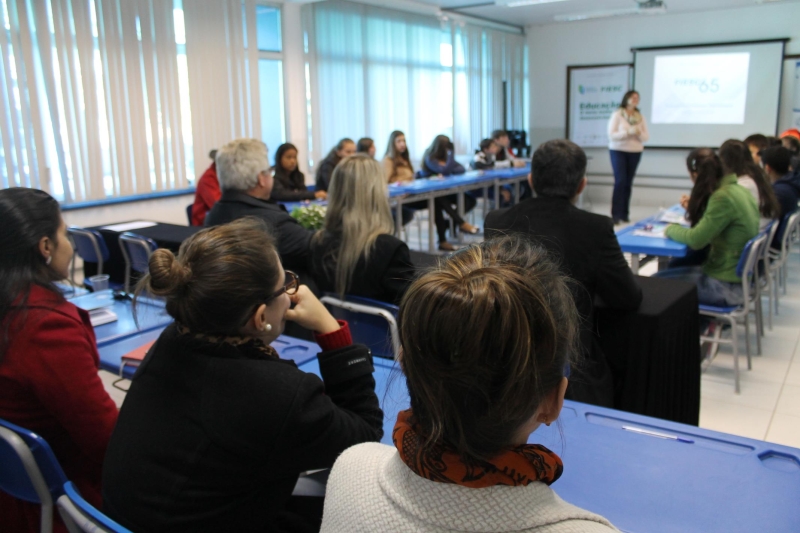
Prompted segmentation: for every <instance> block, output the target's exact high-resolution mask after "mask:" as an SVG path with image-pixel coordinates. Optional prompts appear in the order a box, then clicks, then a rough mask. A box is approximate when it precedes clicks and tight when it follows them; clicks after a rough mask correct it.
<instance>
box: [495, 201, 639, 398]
mask: <svg viewBox="0 0 800 533" xmlns="http://www.w3.org/2000/svg"><path fill="white" fill-rule="evenodd" d="M511 233H520V234H523V235H526V236H528V237H530V238H533V239H534V240H535V241H536V242H538V243H539V244H541V245H542V246H544V247H545V248H546V249H547V250H548V251H549V252H551V253H552V254H553V255H554V256H555V257H556V258H557V259H559V260H560V261H561V269H562V271H563V272H564V273H565V274H567V275H568V276H570V277H571V278H572V279H574V280H576V281H578V282H579V285H578V286H576V287H574V288H573V294H574V296H575V305H576V306H577V308H578V312H579V313H580V315H581V319H582V327H581V345H582V347H583V352H584V355H585V356H586V359H585V361H584V363H583V370H581V368H580V366H579V367H578V368H577V369H575V370H577V372H575V370H574V371H573V375H572V376H571V377H570V389H571V390H570V391H569V392H568V394H569V395H570V396H571V398H573V399H576V400H579V401H585V402H588V403H595V404H600V405H606V406H611V404H612V402H613V382H612V380H611V376H610V371H609V368H608V364H607V363H606V361H605V357H604V356H603V354H602V351H601V350H600V346H599V343H598V341H597V337H596V332H595V331H594V299H595V297H599V298H601V299H602V301H603V302H604V303H605V305H606V306H608V307H609V308H611V309H618V310H622V311H626V310H631V311H633V310H635V309H637V308H638V307H639V304H640V303H641V301H642V289H641V288H640V287H639V284H638V283H637V282H636V279H635V278H634V276H633V273H632V272H631V269H630V267H628V263H627V262H626V261H625V258H624V257H623V255H622V250H621V249H620V247H619V243H618V242H617V236H616V235H615V234H614V224H613V222H612V221H611V219H610V218H608V217H605V216H602V215H597V214H594V213H589V212H587V211H583V210H581V209H578V208H577V207H575V206H574V205H572V203H571V202H570V201H569V200H567V199H563V198H543V197H540V198H531V199H529V200H525V201H523V202H521V203H519V204H517V205H516V206H514V207H510V208H508V209H500V210H497V211H492V212H491V213H489V214H488V215H487V216H486V223H485V235H486V238H487V239H488V238H491V237H494V236H497V235H500V234H511Z"/></svg>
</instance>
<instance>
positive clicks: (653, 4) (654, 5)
mask: <svg viewBox="0 0 800 533" xmlns="http://www.w3.org/2000/svg"><path fill="white" fill-rule="evenodd" d="M636 3H637V4H639V8H640V9H661V8H663V7H664V0H636Z"/></svg>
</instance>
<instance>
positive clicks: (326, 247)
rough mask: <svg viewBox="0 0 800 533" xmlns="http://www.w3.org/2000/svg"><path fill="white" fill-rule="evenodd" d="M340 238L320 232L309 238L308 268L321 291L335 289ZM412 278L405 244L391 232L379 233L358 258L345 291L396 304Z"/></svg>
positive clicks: (409, 256) (332, 290)
mask: <svg viewBox="0 0 800 533" xmlns="http://www.w3.org/2000/svg"><path fill="white" fill-rule="evenodd" d="M340 244H341V240H340V239H339V238H338V237H336V236H334V235H331V234H329V233H327V232H326V233H323V234H321V235H320V236H319V238H318V239H316V238H315V239H314V240H312V242H311V271H312V272H313V273H314V280H315V281H316V282H317V287H318V288H319V290H320V291H321V292H336V263H335V262H334V260H333V254H334V253H335V252H336V251H337V250H338V249H339V245H340ZM414 278H415V269H414V263H412V262H411V253H410V252H409V251H408V245H407V244H406V243H404V242H403V241H401V240H400V239H398V238H397V237H395V236H394V235H378V238H377V239H375V245H374V247H373V248H372V250H371V251H370V254H369V261H366V260H365V258H364V255H363V254H362V255H361V257H360V258H359V259H358V263H357V264H356V268H355V272H353V280H352V282H351V283H350V288H349V289H348V290H347V294H349V295H352V296H362V297H364V298H372V299H373V300H378V301H381V302H388V303H393V304H399V303H400V300H401V299H402V298H403V295H404V294H405V293H406V289H408V286H409V285H411V282H412V281H414Z"/></svg>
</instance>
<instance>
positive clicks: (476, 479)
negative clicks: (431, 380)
mask: <svg viewBox="0 0 800 533" xmlns="http://www.w3.org/2000/svg"><path fill="white" fill-rule="evenodd" d="M410 419H411V410H410V409H408V410H406V411H400V413H399V414H398V415H397V423H396V424H395V426H394V430H393V431H392V441H393V442H394V445H395V448H397V451H398V452H399V453H400V458H401V459H402V460H403V462H404V463H405V464H406V466H408V467H409V468H410V469H411V470H413V471H414V473H415V474H417V475H418V476H420V477H424V478H425V479H429V480H431V481H437V482H439V483H454V484H456V485H461V486H462V487H469V488H473V489H482V488H485V487H493V486H495V485H508V486H512V487H517V486H525V485H528V484H529V483H532V482H534V481H541V482H542V483H545V484H547V485H550V484H551V483H553V482H554V481H555V480H557V479H558V478H559V477H561V474H562V472H563V471H564V465H563V463H562V462H561V458H560V457H559V456H557V455H556V454H555V453H553V452H551V451H550V450H548V449H547V448H545V447H544V446H540V445H538V444H523V445H520V446H515V447H513V448H511V449H509V450H508V451H506V452H503V453H501V454H500V455H498V456H496V457H493V458H492V459H491V460H488V461H484V460H479V459H463V458H461V457H460V456H459V455H458V454H457V453H456V452H454V451H453V450H451V449H448V448H446V447H444V446H442V445H436V446H435V447H434V448H433V450H430V451H423V449H422V446H421V445H422V441H423V438H422V436H421V435H420V434H419V433H418V431H417V430H418V428H417V426H416V425H414V424H412V422H411V421H410Z"/></svg>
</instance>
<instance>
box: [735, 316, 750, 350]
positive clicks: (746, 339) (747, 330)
mask: <svg viewBox="0 0 800 533" xmlns="http://www.w3.org/2000/svg"><path fill="white" fill-rule="evenodd" d="M731 337H732V338H736V328H735V327H731ZM744 345H745V351H746V352H747V358H748V359H750V315H749V314H746V315H745V316H744Z"/></svg>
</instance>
